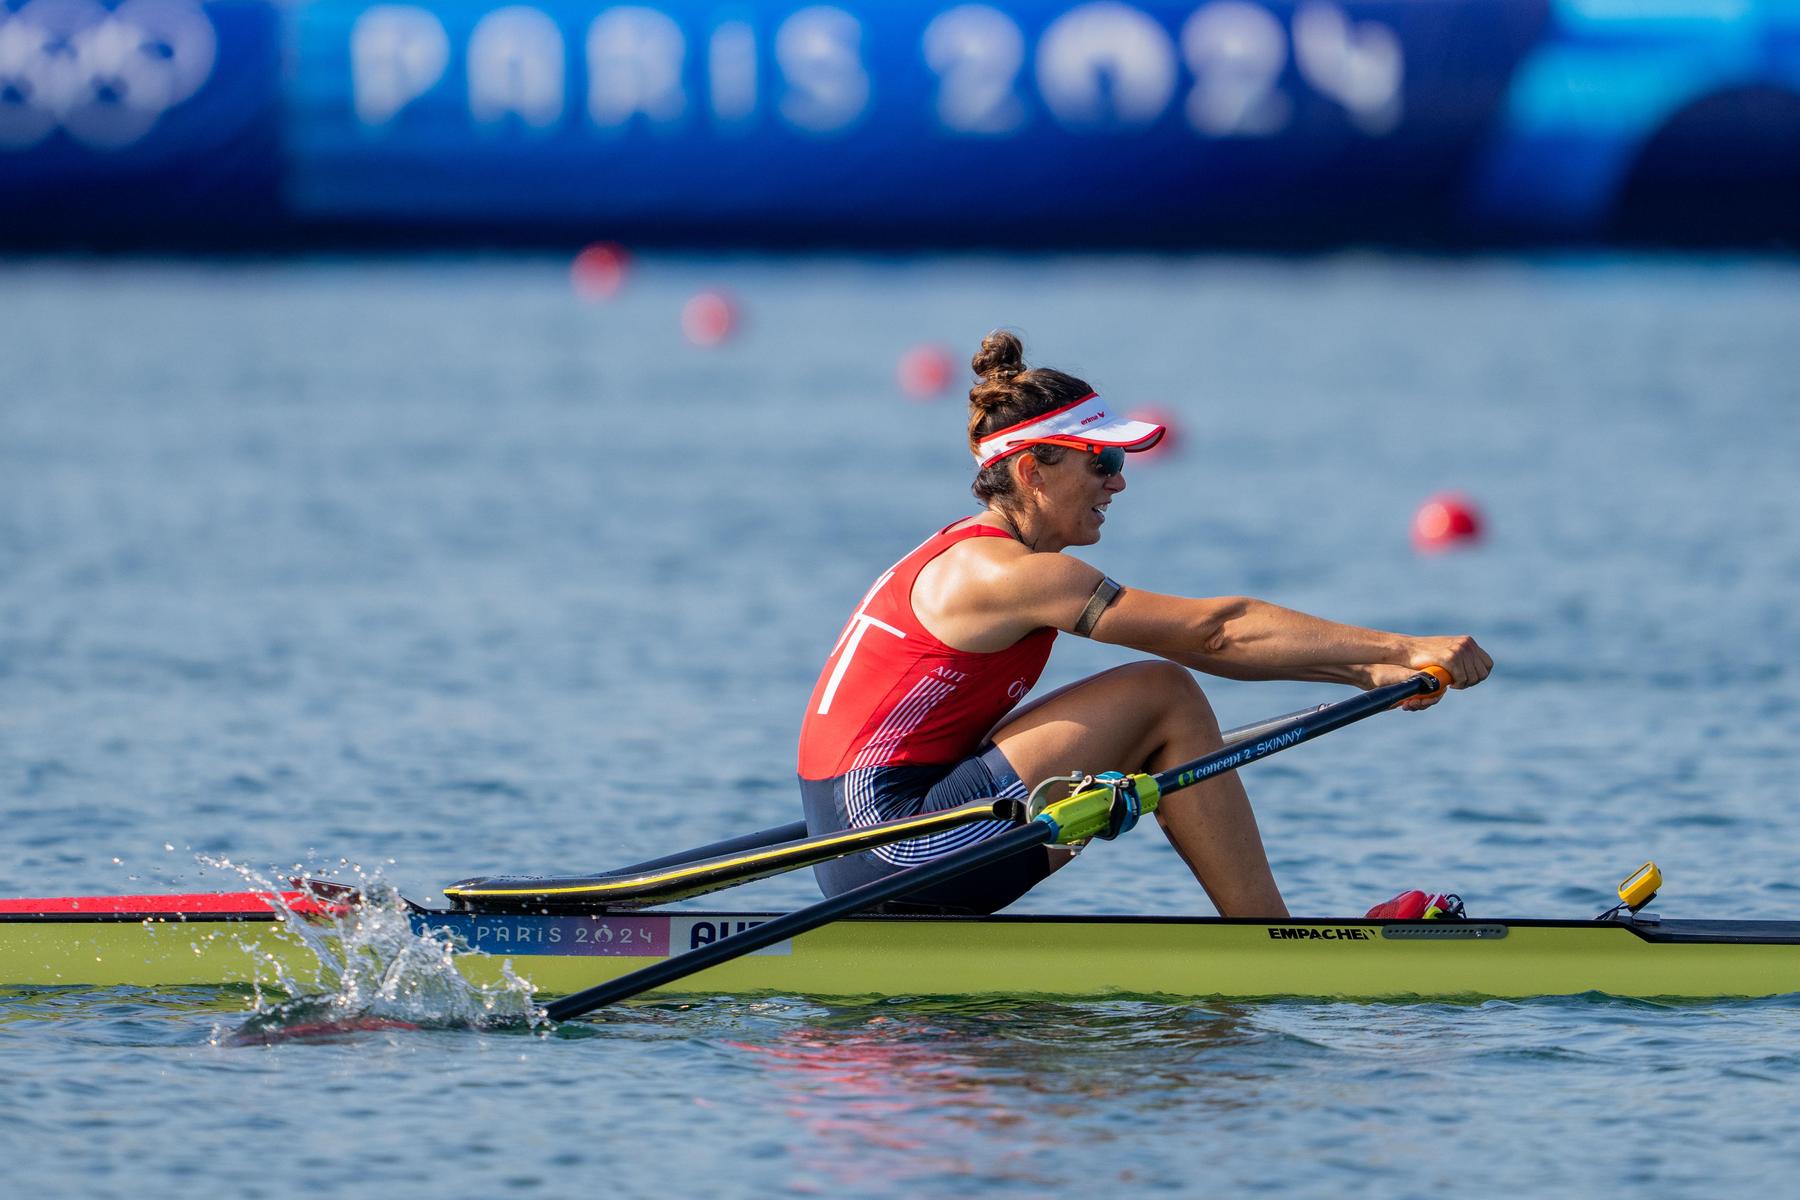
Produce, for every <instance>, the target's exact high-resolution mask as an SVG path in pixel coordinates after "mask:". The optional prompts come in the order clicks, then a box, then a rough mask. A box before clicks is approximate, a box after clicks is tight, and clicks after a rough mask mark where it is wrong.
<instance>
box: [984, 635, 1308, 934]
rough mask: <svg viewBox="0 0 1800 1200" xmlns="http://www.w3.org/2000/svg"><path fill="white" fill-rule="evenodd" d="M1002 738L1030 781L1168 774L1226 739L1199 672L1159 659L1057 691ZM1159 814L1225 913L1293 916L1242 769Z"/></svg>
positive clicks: (1167, 804)
mask: <svg viewBox="0 0 1800 1200" xmlns="http://www.w3.org/2000/svg"><path fill="white" fill-rule="evenodd" d="M993 740H994V744H995V745H997V746H999V747H1000V750H1001V752H1002V753H1004V754H1005V755H1006V759H1007V761H1008V762H1010V763H1011V764H1012V765H1013V769H1014V770H1015V771H1017V772H1018V773H1019V778H1021V779H1023V780H1024V781H1025V782H1026V784H1027V785H1033V784H1035V783H1037V782H1038V781H1039V780H1042V779H1048V778H1049V777H1051V776H1053V775H1067V774H1069V773H1070V772H1071V771H1092V772H1098V771H1124V772H1127V773H1131V772H1135V771H1151V772H1155V771H1162V770H1166V769H1168V768H1169V767H1172V766H1175V765H1176V764H1177V763H1183V762H1187V761H1188V760H1189V759H1194V758H1199V757H1200V756H1201V755H1203V754H1208V753H1211V752H1212V751H1214V750H1217V749H1218V748H1219V747H1220V746H1221V745H1223V739H1222V738H1221V737H1220V736H1219V722H1218V719H1217V718H1216V717H1214V716H1213V711H1212V705H1211V704H1209V703H1208V702H1207V699H1206V694H1205V693H1204V692H1202V691H1201V690H1200V685H1199V684H1198V683H1196V682H1195V680H1194V677H1193V675H1192V674H1190V673H1189V672H1188V671H1187V669H1186V668H1185V667H1182V666H1179V665H1177V664H1175V663H1171V662H1163V661H1160V660H1158V661H1151V662H1137V663H1130V664H1128V665H1126V666H1123V667H1115V668H1114V669H1112V670H1110V671H1104V672H1102V673H1100V674H1098V675H1095V676H1092V677H1091V678H1088V679H1084V680H1082V681H1081V682H1079V683H1075V684H1071V685H1070V686H1069V687H1066V688H1063V689H1061V690H1060V691H1057V692H1053V693H1051V694H1050V695H1048V696H1046V697H1044V698H1043V699H1042V700H1040V701H1038V702H1037V703H1035V704H1031V705H1028V706H1026V707H1025V708H1023V709H1021V710H1020V711H1019V712H1018V713H1017V714H1015V715H1014V716H1013V717H1012V718H1011V719H1010V720H1008V721H1006V722H1005V723H1004V724H1002V725H1001V726H1000V727H999V728H998V729H996V730H995V731H994V734H993ZM1156 818H1157V820H1158V821H1160V822H1161V823H1162V827H1163V832H1164V833H1166V834H1167V835H1168V837H1169V841H1170V842H1171V843H1172V844H1173V845H1174V847H1175V849H1176V851H1177V852H1178V853H1179V854H1180V855H1181V857H1182V859H1183V860H1184V861H1186V863H1187V865H1188V868H1189V869H1190V870H1191V871H1193V873H1194V877H1195V878H1196V879H1198V880H1199V881H1200V885H1201V886H1202V887H1204V888H1205V889H1206V894H1207V895H1208V896H1210V897H1211V898H1212V902H1213V904H1214V905H1215V906H1216V907H1217V908H1218V910H1219V912H1220V913H1221V914H1222V915H1224V916H1228V917H1285V916H1287V905H1286V904H1284V903H1282V899H1281V892H1280V890H1279V889H1278V888H1277V887H1276V886H1275V876H1274V874H1273V873H1272V872H1270V870H1269V856H1268V854H1267V853H1266V852H1265V851H1264V850H1263V844H1262V835H1261V834H1260V833H1258V832H1257V828H1256V815H1255V814H1254V813H1253V812H1251V810H1250V797H1249V796H1247V795H1245V793H1244V785H1243V784H1242V783H1241V782H1240V781H1239V780H1238V776H1237V772H1236V771H1228V772H1226V773H1225V774H1223V775H1215V776H1213V777H1212V778H1211V779H1209V780H1207V781H1205V782H1204V783H1198V784H1195V785H1194V786H1192V787H1190V788H1187V789H1185V790H1183V791H1180V792H1177V793H1176V794H1174V795H1173V796H1169V797H1166V798H1165V799H1164V800H1163V801H1162V803H1161V804H1160V805H1159V806H1158V808H1157V812H1156Z"/></svg>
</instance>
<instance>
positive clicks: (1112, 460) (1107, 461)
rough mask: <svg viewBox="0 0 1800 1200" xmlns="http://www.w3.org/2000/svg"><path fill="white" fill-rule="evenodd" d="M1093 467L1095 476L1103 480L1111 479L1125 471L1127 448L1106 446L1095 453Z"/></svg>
mask: <svg viewBox="0 0 1800 1200" xmlns="http://www.w3.org/2000/svg"><path fill="white" fill-rule="evenodd" d="M1091 465H1092V466H1093V468H1094V474H1096V475H1098V476H1099V477H1100V478H1102V479H1111V478H1112V477H1113V476H1114V475H1117V474H1119V473H1120V472H1122V471H1124V470H1125V448H1124V447H1123V446H1105V447H1103V448H1101V449H1099V450H1096V451H1094V457H1093V459H1092V462H1091Z"/></svg>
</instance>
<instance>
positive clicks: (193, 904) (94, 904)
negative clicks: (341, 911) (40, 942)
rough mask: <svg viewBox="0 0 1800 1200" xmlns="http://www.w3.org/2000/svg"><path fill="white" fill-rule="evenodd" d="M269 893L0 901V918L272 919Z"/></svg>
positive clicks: (311, 908)
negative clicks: (156, 917)
mask: <svg viewBox="0 0 1800 1200" xmlns="http://www.w3.org/2000/svg"><path fill="white" fill-rule="evenodd" d="M275 894H277V893H270V892H194V893H189V894H187V895H179V896H54V897H49V898H45V899H30V898H27V899H23V900H0V915H10V916H46V917H55V916H81V915H86V916H96V915H99V916H114V915H120V914H125V913H132V914H136V913H142V914H144V915H145V916H250V917H264V916H273V915H275V914H276V913H277V912H278V911H279V908H278V906H277V905H276V903H275V902H274V901H273V899H272V896H273V895H275ZM279 895H280V896H281V899H282V901H284V902H285V904H286V905H287V907H289V908H291V909H292V910H293V911H294V912H296V913H299V914H301V915H303V916H318V915H323V914H325V913H327V912H329V911H330V909H329V908H328V907H327V906H326V905H324V904H321V903H320V902H319V899H318V898H317V897H316V896H311V895H308V894H307V893H305V892H281V893H279Z"/></svg>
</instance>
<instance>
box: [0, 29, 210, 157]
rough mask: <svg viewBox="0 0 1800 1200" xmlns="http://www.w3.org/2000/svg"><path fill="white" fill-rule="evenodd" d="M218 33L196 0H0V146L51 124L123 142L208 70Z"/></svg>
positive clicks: (93, 141)
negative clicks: (114, 1) (10, 0)
mask: <svg viewBox="0 0 1800 1200" xmlns="http://www.w3.org/2000/svg"><path fill="white" fill-rule="evenodd" d="M217 55H218V37H217V35H216V34H215V33H214V31H213V26H212V22H211V21H209V20H208V19H207V17H206V14H205V13H204V12H202V11H201V10H200V6H199V5H198V4H196V3H194V0H124V3H122V4H120V5H119V6H118V7H117V8H113V9H108V8H107V7H106V6H105V5H102V4H100V3H98V2H97V0H29V3H27V4H25V5H24V6H23V7H21V8H20V9H19V10H18V11H17V12H14V13H8V12H7V11H6V9H5V7H4V6H3V5H0V150H23V149H26V148H28V147H30V146H34V145H36V144H37V143H38V142H41V141H43V140H44V139H45V138H47V137H49V136H50V135H51V134H52V133H54V132H55V131H56V130H58V129H61V130H63V131H65V132H66V133H67V134H68V135H69V136H70V137H72V138H74V139H75V140H76V141H78V142H81V143H83V144H85V145H88V146H92V147H95V148H97V149H102V150H117V149H120V148H122V147H125V146H129V145H131V144H132V143H133V142H136V141H137V140H138V139H140V138H142V137H143V136H144V135H145V134H147V133H149V132H150V130H151V128H152V127H153V126H154V125H155V124H156V122H157V121H158V120H160V119H161V117H162V115H163V114H164V113H166V112H168V111H169V110H170V109H171V108H174V107H175V106H176V105H177V104H180V103H181V102H182V101H184V100H186V99H188V98H189V97H190V96H192V95H193V94H194V93H195V92H198V91H199V90H200V88H201V86H202V85H203V84H205V83H206V81H207V79H208V78H210V77H211V75H212V69H213V63H214V61H215V59H216V58H217Z"/></svg>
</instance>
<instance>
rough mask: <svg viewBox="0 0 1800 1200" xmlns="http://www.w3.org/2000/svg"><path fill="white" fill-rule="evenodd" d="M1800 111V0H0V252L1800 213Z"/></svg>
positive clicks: (1138, 238) (1771, 223) (1563, 226)
mask: <svg viewBox="0 0 1800 1200" xmlns="http://www.w3.org/2000/svg"><path fill="white" fill-rule="evenodd" d="M1797 133H1800V0H1760V2H1759V0H1739V2H1738V3H1734V4H1730V5H1721V4H1717V3H1708V2H1705V0H1668V2H1667V3H1662V4H1657V5H1653V6H1644V5H1639V4H1634V3H1627V2H1625V0H1429V2H1421V0H1346V2H1338V0H1291V2H1290V0H1267V2H1265V0H1185V2H1181V3H1175V2H1169V0H1138V2H1134V3H1124V2H1120V0H997V2H996V3H954V2H946V3H938V4H924V3H893V2H886V3H877V2H874V0H857V2H855V3H849V2H846V3H837V4H808V3H797V2H795V0H784V2H776V0H718V2H716V3H713V2H708V3H702V2H700V0H653V2H649V3H642V4H607V3H600V4H596V3H592V2H591V0H590V2H587V3H575V2H570V0H554V2H548V3H520V4H506V3H494V2H485V3H484V2H478V0H444V2H437V3H428V4H412V3H372V2H370V0H309V2H296V3H292V4H285V5H282V4H273V3H269V2H268V0H212V2H208V0H117V2H111V0H0V217H3V218H4V221H5V226H4V228H5V232H4V234H3V235H0V236H4V238H5V239H6V241H7V242H8V243H10V244H14V245H18V244H26V245H30V244H37V243H55V242H57V241H67V240H70V239H74V240H78V241H79V240H96V241H106V240H119V239H121V238H123V239H125V240H131V239H133V238H141V239H143V240H149V241H155V240H157V239H158V238H163V239H166V240H176V241H182V240H198V241H200V242H202V243H205V242H206V241H208V240H209V239H212V240H220V239H223V240H231V239H234V238H235V239H245V238H247V239H250V240H299V241H306V240H309V239H310V240H316V239H319V238H335V237H338V236H341V235H344V234H351V235H354V236H357V237H361V238H375V239H405V240H407V241H412V242H418V241H431V240H450V239H456V238H464V237H474V238H480V239H493V238H502V239H528V240H559V239H568V238H574V237H591V236H605V237H612V238H622V239H639V240H657V239H663V240H668V239H680V240H685V241H691V242H710V243H726V244H728V243H737V244H743V243H754V242H771V241H790V242H811V243H818V242H825V243H836V244H850V245H875V246H882V245H921V244H927V245H928V244H946V243H978V244H1012V245H1028V246H1058V247H1061V246H1070V245H1096V244H1108V243H1128V244H1177V245H1216V244H1230V243H1233V242H1243V241H1251V242H1258V243H1264V244H1283V245H1306V244H1320V243H1336V242H1343V241H1366V240H1394V239H1397V240H1404V241H1419V240H1424V241H1442V242H1447V243H1458V244H1469V243H1476V244H1479V243H1483V242H1489V243H1491V242H1494V241H1506V240H1516V239H1518V240H1540V241H1541V240H1556V239H1585V240H1591V239H1604V238H1605V237H1607V236H1608V235H1609V233H1611V232H1613V231H1615V230H1618V229H1620V228H1628V227H1630V226H1631V222H1632V221H1633V220H1634V219H1638V218H1641V217H1642V216H1643V214H1645V213H1647V212H1667V213H1668V214H1671V219H1673V220H1675V221H1677V222H1679V223H1682V224H1684V225H1685V226H1686V227H1688V228H1690V229H1691V230H1692V231H1694V232H1695V233H1697V234H1698V235H1699V236H1701V237H1705V236H1707V234H1708V232H1709V230H1710V231H1711V233H1713V234H1714V235H1717V236H1723V237H1730V236H1732V235H1733V227H1736V228H1738V230H1739V232H1741V231H1742V229H1744V228H1750V227H1755V228H1758V229H1765V230H1766V232H1768V233H1770V234H1772V235H1775V236H1793V235H1795V234H1797V233H1800V204H1796V203H1795V202H1794V201H1795V197H1794V189H1795V186H1796V185H1795V183H1794V181H1795V180H1796V179H1797V178H1800V136H1796V134H1797ZM1722 150H1723V152H1721V151H1722ZM1709 189H1710V190H1711V191H1712V192H1713V193H1715V194H1716V195H1720V196H1726V195H1728V196H1729V197H1731V199H1732V204H1731V206H1728V208H1729V211H1727V210H1726V209H1717V210H1715V209H1713V208H1709V207H1707V206H1694V205H1685V204H1684V202H1683V201H1682V197H1686V196H1689V195H1693V194H1696V193H1704V192H1706V191H1707V190H1709ZM1659 206H1660V207H1659ZM1634 214H1635V215H1634ZM1746 214H1751V216H1746ZM1759 221H1760V222H1761V223H1760V224H1758V222H1759ZM1746 222H1747V224H1746Z"/></svg>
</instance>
